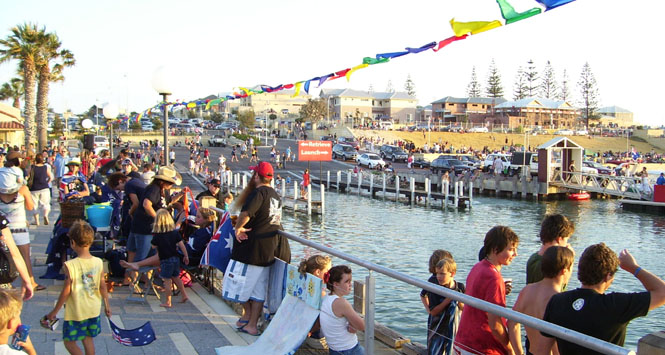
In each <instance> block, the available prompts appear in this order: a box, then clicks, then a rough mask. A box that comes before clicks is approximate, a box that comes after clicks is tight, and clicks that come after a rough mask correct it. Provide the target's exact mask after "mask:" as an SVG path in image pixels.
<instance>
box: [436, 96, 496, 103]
mask: <svg viewBox="0 0 665 355" xmlns="http://www.w3.org/2000/svg"><path fill="white" fill-rule="evenodd" d="M504 102H506V99H504V98H503V97H497V98H492V97H452V96H446V97H444V98H442V99H439V100H436V101H434V102H432V103H433V104H443V103H451V104H482V105H492V104H494V105H498V104H501V103H504Z"/></svg>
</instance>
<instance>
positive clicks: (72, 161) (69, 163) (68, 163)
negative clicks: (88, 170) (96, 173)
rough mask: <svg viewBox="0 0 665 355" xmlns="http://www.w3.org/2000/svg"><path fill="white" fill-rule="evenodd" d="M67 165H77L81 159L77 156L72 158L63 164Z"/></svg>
mask: <svg viewBox="0 0 665 355" xmlns="http://www.w3.org/2000/svg"><path fill="white" fill-rule="evenodd" d="M69 165H78V166H81V159H79V158H74V159H72V160H70V161H68V162H67V164H65V166H69Z"/></svg>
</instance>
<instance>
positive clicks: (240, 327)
mask: <svg viewBox="0 0 665 355" xmlns="http://www.w3.org/2000/svg"><path fill="white" fill-rule="evenodd" d="M238 323H240V324H242V325H241V326H238ZM247 323H249V320H242V319H238V321H237V322H236V329H238V330H240V329H242V328H244V327H245V326H246V325H247Z"/></svg>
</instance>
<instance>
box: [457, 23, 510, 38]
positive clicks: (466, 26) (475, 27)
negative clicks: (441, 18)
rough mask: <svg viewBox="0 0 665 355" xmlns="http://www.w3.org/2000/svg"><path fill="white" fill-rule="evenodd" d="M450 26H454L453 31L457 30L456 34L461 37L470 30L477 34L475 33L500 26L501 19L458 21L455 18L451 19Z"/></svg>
mask: <svg viewBox="0 0 665 355" xmlns="http://www.w3.org/2000/svg"><path fill="white" fill-rule="evenodd" d="M450 26H451V27H452V28H453V32H455V36H457V37H461V36H464V35H465V34H468V33H469V32H470V33H471V34H472V35H475V34H477V33H480V32H485V31H489V30H491V29H493V28H497V27H500V26H501V22H500V21H499V20H494V21H473V22H457V21H455V19H454V18H453V19H451V20H450Z"/></svg>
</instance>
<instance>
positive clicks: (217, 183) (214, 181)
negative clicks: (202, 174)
mask: <svg viewBox="0 0 665 355" xmlns="http://www.w3.org/2000/svg"><path fill="white" fill-rule="evenodd" d="M208 184H209V185H213V186H216V187H220V186H222V183H221V182H220V181H219V179H212V180H210V182H209V183H208Z"/></svg>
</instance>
